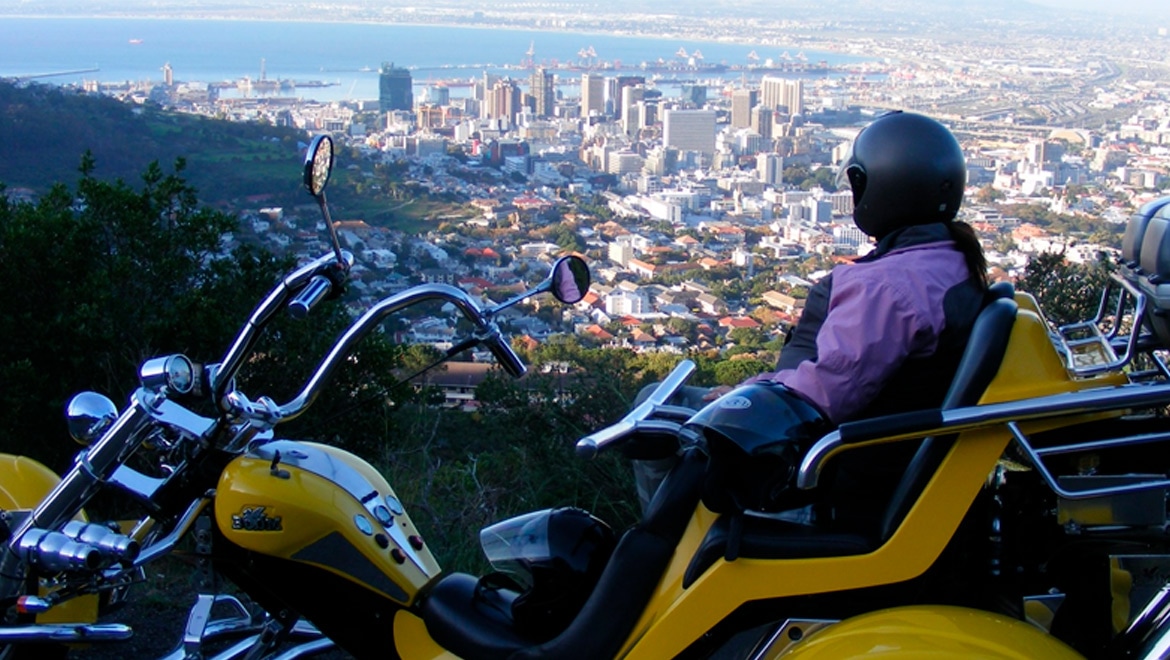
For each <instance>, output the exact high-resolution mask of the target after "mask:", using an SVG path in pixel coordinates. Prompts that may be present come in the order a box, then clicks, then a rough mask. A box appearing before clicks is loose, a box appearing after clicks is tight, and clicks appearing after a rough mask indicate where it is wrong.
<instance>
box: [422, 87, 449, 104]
mask: <svg viewBox="0 0 1170 660" xmlns="http://www.w3.org/2000/svg"><path fill="white" fill-rule="evenodd" d="M427 99H428V100H429V101H430V102H431V103H433V104H435V105H451V88H450V87H447V86H446V85H436V86H434V87H428V88H427Z"/></svg>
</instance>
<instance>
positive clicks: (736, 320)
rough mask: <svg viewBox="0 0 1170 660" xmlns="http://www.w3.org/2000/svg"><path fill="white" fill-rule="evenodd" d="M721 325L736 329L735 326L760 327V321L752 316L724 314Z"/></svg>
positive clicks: (720, 320) (720, 321)
mask: <svg viewBox="0 0 1170 660" xmlns="http://www.w3.org/2000/svg"><path fill="white" fill-rule="evenodd" d="M719 325H720V327H724V328H729V329H735V328H758V327H760V322H759V321H757V320H755V319H753V318H751V317H750V316H724V317H723V318H721V319H719Z"/></svg>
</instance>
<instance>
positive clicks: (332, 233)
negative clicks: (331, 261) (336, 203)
mask: <svg viewBox="0 0 1170 660" xmlns="http://www.w3.org/2000/svg"><path fill="white" fill-rule="evenodd" d="M314 197H316V198H317V206H320V207H321V215H322V216H324V218H325V226H327V227H329V238H330V239H332V240H333V254H335V255H336V256H337V264H338V265H339V266H340V267H341V268H342V270H349V269H348V268H346V264H345V258H344V257H342V256H341V241H340V240H339V239H338V238H337V229H336V228H335V227H334V226H333V218H332V217H330V215H329V205H328V204H326V203H325V191H324V190H322V191H321V192H320V193H318V194H316V195H314Z"/></svg>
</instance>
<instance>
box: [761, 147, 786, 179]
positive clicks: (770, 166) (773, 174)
mask: <svg viewBox="0 0 1170 660" xmlns="http://www.w3.org/2000/svg"><path fill="white" fill-rule="evenodd" d="M756 174H757V175H758V176H759V177H760V181H763V182H764V185H766V186H772V187H778V186H780V184H782V183H783V182H784V158H783V157H781V156H780V154H772V153H761V154H759V155H757V156H756Z"/></svg>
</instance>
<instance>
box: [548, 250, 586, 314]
mask: <svg viewBox="0 0 1170 660" xmlns="http://www.w3.org/2000/svg"><path fill="white" fill-rule="evenodd" d="M588 291H589V266H587V265H586V264H585V260H584V259H582V258H581V257H577V256H568V257H561V258H560V259H557V262H556V263H555V264H553V269H552V294H553V297H554V298H556V299H557V300H559V301H561V302H563V303H567V304H570V305H571V304H573V303H576V302H579V301H580V300H581V299H582V298H584V297H585V294H586V293H587V292H588Z"/></svg>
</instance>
